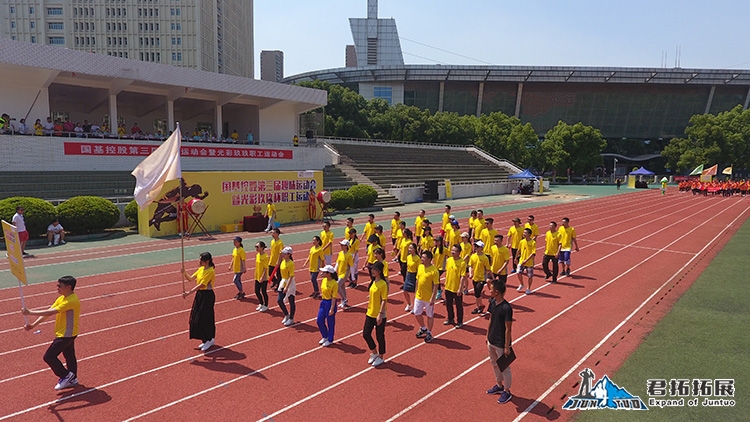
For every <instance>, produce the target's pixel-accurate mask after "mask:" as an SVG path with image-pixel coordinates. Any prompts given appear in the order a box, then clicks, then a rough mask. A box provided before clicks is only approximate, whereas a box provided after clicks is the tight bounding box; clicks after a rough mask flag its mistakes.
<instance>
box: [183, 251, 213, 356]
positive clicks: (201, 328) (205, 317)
mask: <svg viewBox="0 0 750 422" xmlns="http://www.w3.org/2000/svg"><path fill="white" fill-rule="evenodd" d="M214 268H215V265H214V260H213V257H212V256H211V254H210V253H209V252H203V253H201V255H200V266H199V267H198V270H196V271H195V272H194V273H193V274H192V275H190V274H188V273H187V272H186V271H185V269H184V268H183V269H182V274H183V275H184V276H185V278H186V279H188V280H190V281H192V282H194V283H195V287H193V288H192V289H190V290H189V291H187V292H183V293H182V297H187V295H189V294H191V293H193V292H195V298H194V299H193V307H192V309H191V310H190V338H191V339H200V341H201V344H200V345H198V348H199V349H200V350H202V351H204V352H205V351H206V350H208V349H210V348H211V346H213V345H214V337H216V316H215V315H214V304H215V303H216V295H215V294H214V282H215V281H216V271H215V270H214Z"/></svg>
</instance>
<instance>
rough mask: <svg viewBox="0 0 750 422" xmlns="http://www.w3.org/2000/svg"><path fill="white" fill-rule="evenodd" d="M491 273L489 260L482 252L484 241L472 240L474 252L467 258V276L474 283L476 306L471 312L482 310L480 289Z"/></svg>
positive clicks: (477, 312)
mask: <svg viewBox="0 0 750 422" xmlns="http://www.w3.org/2000/svg"><path fill="white" fill-rule="evenodd" d="M491 274H492V273H491V272H490V260H489V258H487V255H485V254H484V242H482V241H481V240H477V241H476V242H474V254H473V255H471V258H469V278H470V279H471V281H472V284H473V285H474V298H475V299H476V303H477V307H476V308H474V310H473V311H471V313H472V314H475V315H477V314H481V313H483V312H484V304H483V303H482V290H483V289H484V284H485V282H486V280H487V278H488V276H490V275H491Z"/></svg>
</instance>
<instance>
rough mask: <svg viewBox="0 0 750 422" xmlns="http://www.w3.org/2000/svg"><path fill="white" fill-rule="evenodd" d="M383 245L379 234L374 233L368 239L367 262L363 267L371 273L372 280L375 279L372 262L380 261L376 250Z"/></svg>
mask: <svg viewBox="0 0 750 422" xmlns="http://www.w3.org/2000/svg"><path fill="white" fill-rule="evenodd" d="M382 247H383V245H381V244H380V238H379V237H378V235H376V234H374V235H372V236H370V237H369V238H368V239H367V262H366V263H365V266H364V267H363V268H362V269H364V270H367V272H368V273H369V274H370V282H373V281H375V279H374V278H373V275H372V264H374V263H376V262H377V261H378V259H377V257H376V256H375V250H377V249H378V248H382Z"/></svg>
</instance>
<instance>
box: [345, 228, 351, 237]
mask: <svg viewBox="0 0 750 422" xmlns="http://www.w3.org/2000/svg"><path fill="white" fill-rule="evenodd" d="M350 230H351V228H350V227H344V239H349V231H350Z"/></svg>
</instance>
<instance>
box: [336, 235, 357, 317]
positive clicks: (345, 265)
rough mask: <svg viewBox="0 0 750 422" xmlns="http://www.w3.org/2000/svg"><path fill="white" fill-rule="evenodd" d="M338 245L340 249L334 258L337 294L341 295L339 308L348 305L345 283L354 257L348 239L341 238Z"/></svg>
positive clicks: (344, 307)
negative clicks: (337, 286) (337, 285)
mask: <svg viewBox="0 0 750 422" xmlns="http://www.w3.org/2000/svg"><path fill="white" fill-rule="evenodd" d="M339 245H341V251H340V252H339V254H338V257H337V258H336V274H338V282H339V296H341V304H339V308H343V309H346V308H348V307H349V302H348V300H347V297H346V287H345V283H346V281H347V280H349V274H350V268H351V267H352V265H354V258H353V257H352V254H351V253H350V252H349V241H348V240H346V239H344V240H342V241H341V242H339Z"/></svg>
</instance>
